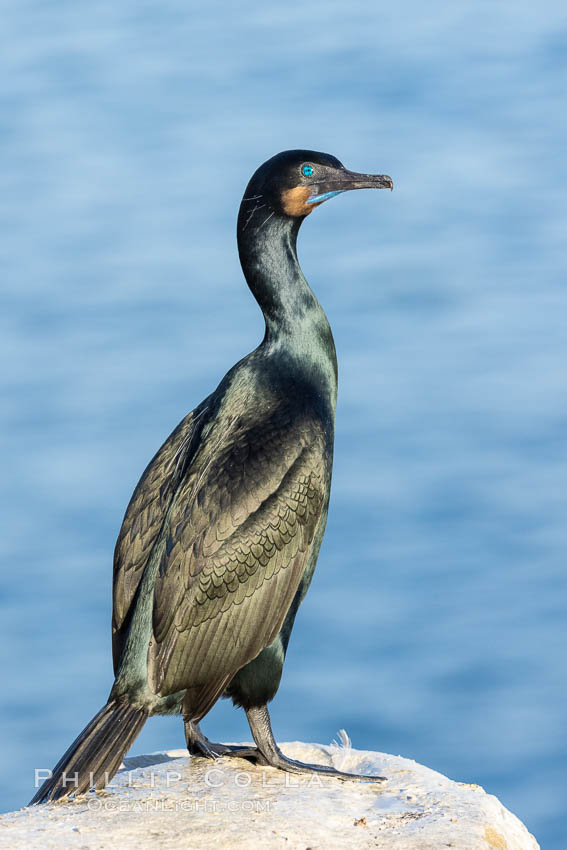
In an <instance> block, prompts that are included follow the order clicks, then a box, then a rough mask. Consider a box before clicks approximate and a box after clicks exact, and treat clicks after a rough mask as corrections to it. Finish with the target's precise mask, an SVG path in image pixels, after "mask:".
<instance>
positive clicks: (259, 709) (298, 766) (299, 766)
mask: <svg viewBox="0 0 567 850" xmlns="http://www.w3.org/2000/svg"><path fill="white" fill-rule="evenodd" d="M246 716H247V717H248V723H249V724H250V731H251V732H252V736H253V738H254V740H255V742H256V746H257V747H258V751H257V753H256V755H255V756H249V758H250V759H251V760H252V759H253V760H254V761H256V763H257V764H260V765H266V766H268V765H269V766H270V767H278V768H280V770H285V771H287V772H288V773H321V774H324V775H325V776H334V777H336V778H337V779H354V780H356V781H359V782H360V781H369V780H370V781H372V782H385V780H386V777H384V776H364V775H361V774H357V773H343V772H342V771H341V770H336V768H334V767H329V766H327V765H323V764H306V763H305V762H301V761H295V760H294V759H290V758H287V756H284V754H283V753H282V752H281V750H280V748H279V747H278V745H277V744H276V742H275V740H274V734H273V732H272V725H271V723H270V715H269V713H268V706H267V705H260V706H255V707H253V708H248V709H246Z"/></svg>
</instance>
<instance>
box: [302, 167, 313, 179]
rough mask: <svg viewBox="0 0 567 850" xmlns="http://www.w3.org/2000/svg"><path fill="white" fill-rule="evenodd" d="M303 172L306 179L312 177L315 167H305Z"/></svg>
mask: <svg viewBox="0 0 567 850" xmlns="http://www.w3.org/2000/svg"><path fill="white" fill-rule="evenodd" d="M301 171H302V174H303V176H304V177H311V175H312V174H313V166H312V165H304V166H303V168H302V169H301Z"/></svg>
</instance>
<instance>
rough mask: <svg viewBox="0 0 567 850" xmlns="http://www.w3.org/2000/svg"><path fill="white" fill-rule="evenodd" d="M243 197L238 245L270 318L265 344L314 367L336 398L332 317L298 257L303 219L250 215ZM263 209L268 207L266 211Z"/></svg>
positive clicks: (247, 274)
mask: <svg viewBox="0 0 567 850" xmlns="http://www.w3.org/2000/svg"><path fill="white" fill-rule="evenodd" d="M251 212H252V210H251V209H250V203H249V202H243V203H242V205H241V208H240V214H239V217H238V231H237V232H238V251H239V255H240V262H241V265H242V270H243V272H244V276H245V278H246V281H247V283H248V286H249V287H250V290H251V292H252V294H253V295H254V298H255V299H256V301H257V302H258V304H259V305H260V309H261V310H262V313H263V314H264V319H265V322H266V334H265V337H264V341H263V343H262V346H263V348H264V349H265V350H267V351H268V352H273V353H276V354H277V353H281V354H282V355H284V354H285V355H286V356H288V357H291V358H292V359H294V360H295V361H296V362H297V363H301V364H303V366H304V367H305V368H311V369H312V370H315V371H316V372H317V373H318V375H319V378H320V380H322V381H324V382H325V383H327V384H328V389H329V392H330V394H331V396H332V402H333V407H334V405H335V403H336V386H337V359H336V353H335V345H334V342H333V335H332V333H331V328H330V325H329V321H328V319H327V317H326V315H325V312H324V310H323V308H322V307H321V305H320V304H319V302H318V300H317V298H316V297H315V294H314V293H313V291H312V289H311V287H310V286H309V284H308V283H307V280H306V279H305V276H304V274H303V272H302V271H301V267H300V265H299V260H298V259H297V247H296V245H297V234H298V231H299V227H300V225H301V221H302V219H300V218H291V217H287V216H285V217H284V216H278V215H277V214H274V215H272V216H270V217H269V218H266V216H267V215H269V213H266V210H265V209H263V210H260V211H259V212H256V213H255V214H253V215H252V217H250V213H251ZM262 213H265V214H264V215H262Z"/></svg>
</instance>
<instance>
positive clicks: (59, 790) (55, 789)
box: [29, 700, 148, 806]
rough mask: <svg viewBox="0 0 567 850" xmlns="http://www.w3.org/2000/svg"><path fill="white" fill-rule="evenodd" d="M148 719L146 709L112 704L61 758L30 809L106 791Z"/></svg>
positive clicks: (125, 704) (98, 715)
mask: <svg viewBox="0 0 567 850" xmlns="http://www.w3.org/2000/svg"><path fill="white" fill-rule="evenodd" d="M147 718H148V715H147V714H146V712H145V711H143V710H142V709H139V708H133V707H132V706H131V705H128V703H119V702H117V701H116V700H109V701H108V702H107V704H106V705H105V706H104V707H103V708H101V710H100V711H99V712H98V713H97V714H95V716H94V717H93V719H92V720H91V722H90V723H89V724H88V725H87V726H85V728H84V729H83V731H82V732H81V734H80V735H79V737H78V738H76V739H75V740H74V741H73V743H72V744H71V746H70V747H69V749H68V750H67V752H66V753H65V754H64V755H63V756H62V757H61V758H60V760H59V761H58V762H57V764H56V765H55V767H54V768H53V771H52V775H51V778H50V779H46V781H45V782H44V783H43V785H41V787H40V788H39V790H38V792H37V794H36V795H35V797H34V798H33V800H31V801H30V803H29V805H30V806H33V805H35V804H36V803H47V802H49V801H51V800H60V799H61V798H63V797H69V796H71V794H84V792H85V791H88V790H89V788H104V786H105V785H107V784H108V783H109V782H110V780H111V779H112V777H113V776H114V774H115V773H116V771H117V770H118V768H119V767H120V763H121V761H122V758H123V757H124V754H125V753H126V751H127V750H128V749H129V747H130V746H131V745H132V744H133V743H134V740H135V738H137V737H138V734H139V733H140V731H141V729H142V726H143V725H144V723H145V722H146V720H147Z"/></svg>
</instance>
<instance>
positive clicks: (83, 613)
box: [0, 0, 567, 848]
mask: <svg viewBox="0 0 567 850" xmlns="http://www.w3.org/2000/svg"><path fill="white" fill-rule="evenodd" d="M0 38H1V39H2V43H1V44H0V72H1V73H0V107H1V108H0V122H1V128H0V154H1V163H2V167H1V169H0V181H1V182H0V219H1V220H0V260H1V264H2V269H3V273H2V277H3V309H2V314H1V316H0V323H1V328H2V333H1V338H0V346H1V350H0V356H1V357H2V363H3V370H2V397H3V415H2V430H3V433H2V438H3V439H2V477H1V480H0V507H1V511H2V517H3V534H2V538H1V540H0V554H1V558H2V565H3V566H2V573H1V578H0V581H1V596H0V599H1V611H0V622H1V623H2V626H1V628H2V640H1V641H0V653H1V655H0V658H1V663H2V670H3V680H4V687H3V689H2V702H1V707H0V724H1V728H2V741H1V744H0V746H1V751H2V755H3V760H2V761H3V770H2V775H1V777H0V779H1V783H2V808H3V809H4V810H6V809H11V808H14V807H18V806H21V805H23V804H25V803H26V802H27V800H28V799H29V798H30V796H31V794H32V783H33V767H35V766H42V767H44V766H52V764H53V763H54V762H55V761H56V760H57V758H58V757H59V756H60V755H61V753H62V751H63V750H64V749H65V748H66V746H67V745H68V744H69V743H70V741H71V739H72V737H73V736H74V735H75V733H76V732H77V731H78V730H79V729H80V728H81V727H82V726H83V725H84V723H85V722H86V721H87V720H88V719H89V718H90V716H91V715H92V714H93V713H94V711H95V710H97V709H98V708H99V707H100V705H101V704H102V703H103V702H104V700H105V698H106V694H107V691H108V688H109V687H110V683H111V673H110V670H111V664H110V641H109V629H108V626H109V614H110V571H111V557H112V549H113V545H114V540H115V537H116V534H117V531H118V528H119V525H120V521H121V518H122V514H123V511H124V508H125V506H126V504H127V501H128V499H129V496H130V493H131V490H132V488H133V486H134V485H135V483H136V481H137V478H138V476H139V474H140V473H141V471H142V469H143V468H144V466H145V464H146V462H147V460H148V459H149V458H150V457H151V455H152V454H153V452H154V451H155V449H156V448H157V446H158V445H159V444H160V442H161V441H162V439H163V438H164V437H165V436H166V435H167V434H168V433H169V432H170V430H171V429H172V428H173V426H174V425H175V424H176V423H177V422H178V420H179V419H180V418H181V417H182V416H183V415H184V414H185V413H186V412H187V411H188V410H189V409H190V408H192V407H193V406H194V405H195V404H196V403H197V402H198V401H200V399H201V398H202V397H203V396H204V395H206V394H207V393H208V392H209V391H210V390H211V388H212V387H214V386H215V385H216V383H217V382H218V380H219V379H220V377H221V376H222V375H223V374H224V372H225V371H226V369H227V368H228V367H229V366H230V365H231V364H232V363H233V362H234V361H235V360H236V359H238V358H239V357H240V356H242V354H244V353H245V352H246V351H248V350H250V349H251V348H253V347H254V346H255V345H256V344H257V342H258V341H259V339H260V337H261V334H262V321H261V316H260V313H259V311H258V310H257V307H256V305H255V304H254V302H253V300H252V298H251V297H250V295H249V293H248V291H247V289H246V287H245V284H244V282H243V280H242V278H241V273H240V269H239V266H238V260H237V256H236V247H235V239H234V229H235V216H236V211H237V207H238V203H239V199H240V195H241V192H242V190H243V188H244V186H245V185H246V182H247V180H248V178H249V176H250V174H251V172H252V171H253V170H254V168H255V167H256V166H257V165H258V164H259V163H260V162H262V161H263V160H264V159H266V158H267V157H268V156H271V155H272V154H273V153H275V152H276V151H278V150H282V149H285V148H287V147H311V148H315V149H319V150H327V151H329V152H331V153H333V154H335V155H336V156H338V157H339V158H341V159H342V160H343V161H344V162H345V164H346V165H347V166H348V167H351V168H353V169H356V170H368V171H383V172H387V173H389V174H391V175H392V176H393V178H394V181H395V184H396V189H395V191H394V193H393V194H392V195H390V194H389V193H379V194H378V193H370V192H368V193H353V195H352V196H349V195H345V196H342V197H341V198H338V199H336V200H333V201H332V202H329V203H328V204H326V205H325V206H324V207H323V208H322V209H320V210H318V211H317V212H316V214H315V215H313V216H311V218H310V219H309V220H308V221H307V222H306V224H305V226H304V228H303V230H302V233H301V237H300V246H299V249H300V257H301V260H302V265H303V268H304V270H305V273H306V275H307V278H308V279H309V280H310V282H311V284H312V286H313V288H314V289H315V290H316V292H317V294H318V296H319V298H320V300H321V301H322V303H323V305H324V306H325V308H326V310H327V312H328V315H329V318H330V320H331V324H332V326H333V329H334V332H335V338H336V343H337V349H338V355H339V366H340V388H339V410H338V417H337V442H336V464H335V478H334V484H333V495H332V504H331V511H330V516H329V523H328V531H327V535H326V539H325V543H324V545H323V549H322V553H321V557H320V561H319V569H318V573H317V575H316V577H315V580H314V584H313V586H312V589H311V592H310V594H309V597H308V599H307V601H306V602H305V604H304V607H303V609H302V611H301V614H300V616H299V618H298V621H297V625H296V628H295V632H294V636H293V640H292V645H291V647H290V651H289V655H288V662H287V666H286V670H285V673H284V679H283V683H282V687H281V690H280V693H279V694H278V697H277V699H276V701H275V702H274V704H273V720H274V726H275V729H276V733H277V736H278V737H279V738H280V739H281V740H286V739H296V738H302V739H305V740H318V741H322V742H326V741H329V740H330V739H332V738H333V736H334V735H335V733H336V730H337V729H338V728H339V727H341V726H344V727H346V729H347V730H348V731H349V733H350V734H351V736H352V738H353V742H354V745H355V746H357V747H361V748H372V749H382V750H385V751H389V752H394V753H401V754H403V755H405V756H409V757H411V758H415V759H417V760H418V761H422V762H424V763H426V764H428V765H429V766H431V767H433V768H436V769H438V770H441V771H442V772H444V773H446V774H448V775H449V776H451V777H453V778H455V779H458V780H462V781H468V782H478V783H479V784H481V785H483V786H484V787H485V788H486V789H487V790H488V791H490V792H492V793H494V794H497V795H498V796H499V797H500V798H501V800H502V801H503V802H504V804H505V805H507V806H508V807H509V808H511V809H512V810H513V811H514V812H516V813H517V814H518V815H519V816H520V817H521V818H522V819H523V820H524V821H525V823H526V824H527V826H528V827H529V828H530V830H531V831H533V832H534V833H535V834H536V836H537V837H538V839H539V840H540V842H541V844H542V846H544V847H546V848H560V847H561V848H563V847H564V846H565V834H566V832H567V819H566V817H565V793H566V788H565V778H564V777H565V756H566V749H567V746H566V739H565V735H564V718H565V709H566V707H567V706H566V702H567V687H566V677H565V664H564V658H565V648H566V647H565V636H566V634H565V625H564V624H565V614H564V609H565V598H566V578H565V572H566V571H565V561H566V550H567V524H566V522H565V517H566V516H567V488H566V487H565V474H566V469H567V439H566V437H565V434H566V425H567V405H566V400H565V399H566V393H565V389H566V386H565V384H566V380H565V362H566V359H567V333H566V325H565V312H566V307H567V297H566V290H565V271H566V265H567V263H566V255H565V248H564V242H565V232H566V227H567V201H566V188H567V166H566V159H565V155H564V152H565V142H566V129H567V121H566V118H565V109H564V99H565V98H564V95H565V90H566V82H567V80H566V74H565V70H566V59H567V11H566V10H565V7H564V5H563V4H560V3H558V2H556V3H553V2H551V3H547V4H543V5H542V4H540V5H536V6H534V5H533V4H530V5H528V4H525V3H518V2H512V0H503V1H502V2H499V3H497V4H494V3H489V2H478V0H476V2H474V3H472V2H468V1H467V2H464V3H461V4H458V5H457V6H455V5H448V4H445V3H442V2H440V0H433V2H431V3H429V4H427V5H426V6H423V5H422V4H418V3H417V2H415V0H407V1H406V2H403V0H402V2H401V3H397V4H395V6H394V7H392V8H377V7H375V5H374V4H371V3H365V2H360V0H354V2H353V3H351V4H349V11H348V12H347V11H346V6H345V5H344V4H342V3H338V2H329V1H328V0H326V2H319V0H306V2H303V3H302V4H301V5H300V4H293V3H292V4H289V3H288V4H286V6H285V8H283V7H282V8H281V9H279V8H276V7H273V8H270V6H269V5H266V4H262V3H260V2H258V0H251V2H248V3H247V4H237V5H234V4H231V5H229V4H226V3H220V2H216V3H215V2H212V3H211V2H210V3H208V4H207V5H206V6H205V5H204V4H203V5H201V4H197V3H186V2H181V0H168V2H162V3H160V4H157V3H155V4H154V3H149V2H139V0H138V2H134V0H123V2H121V3H120V4H116V3H111V2H109V0H100V2H98V3H97V4H83V3H80V2H79V3H77V2H72V3H71V2H64V0H52V2H43V3H40V2H37V0H35V2H21V3H19V4H18V5H17V6H16V5H15V4H14V5H13V6H12V7H11V8H10V9H5V10H4V14H3V26H2V35H1V36H0ZM62 695H64V698H62ZM298 706H301V710H299V708H298ZM206 731H207V733H208V734H210V735H211V737H213V738H219V739H225V740H231V739H232V740H235V739H236V740H238V739H243V738H247V737H248V730H247V727H246V723H245V718H244V717H243V715H242V713H241V712H236V711H234V710H233V709H232V708H231V707H230V706H229V705H227V704H226V703H223V704H222V705H220V706H218V707H216V708H215V709H214V711H213V712H212V714H211V715H210V717H209V718H208V720H207V722H206ZM182 745H183V734H182V724H181V723H180V721H178V720H165V719H156V720H152V721H151V722H150V723H148V724H147V727H146V729H145V731H144V732H143V734H142V736H141V737H140V739H139V740H138V742H137V743H136V745H135V750H134V751H135V752H143V751H148V750H152V749H154V750H155V749H160V748H163V747H174V746H177V747H179V746H182Z"/></svg>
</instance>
